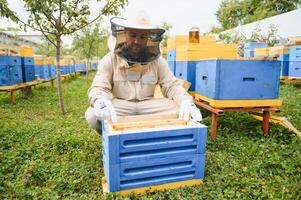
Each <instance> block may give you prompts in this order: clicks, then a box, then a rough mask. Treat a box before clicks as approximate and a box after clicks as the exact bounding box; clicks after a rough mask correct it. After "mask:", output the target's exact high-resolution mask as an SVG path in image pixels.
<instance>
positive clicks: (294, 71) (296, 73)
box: [288, 61, 301, 78]
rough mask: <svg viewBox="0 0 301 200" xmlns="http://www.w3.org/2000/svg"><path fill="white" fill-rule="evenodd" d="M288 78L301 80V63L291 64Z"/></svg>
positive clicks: (291, 62)
mask: <svg viewBox="0 0 301 200" xmlns="http://www.w3.org/2000/svg"><path fill="white" fill-rule="evenodd" d="M288 76H289V77H295V78H296V77H297V78H301V61H290V62H289V70H288Z"/></svg>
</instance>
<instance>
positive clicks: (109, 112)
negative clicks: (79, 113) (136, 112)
mask: <svg viewBox="0 0 301 200" xmlns="http://www.w3.org/2000/svg"><path fill="white" fill-rule="evenodd" d="M94 114H95V116H96V118H97V119H98V120H105V119H109V118H111V120H112V122H113V123H115V122H117V115H116V111H115V109H114V107H113V105H112V103H111V101H110V100H107V99H98V100H96V101H95V103H94Z"/></svg>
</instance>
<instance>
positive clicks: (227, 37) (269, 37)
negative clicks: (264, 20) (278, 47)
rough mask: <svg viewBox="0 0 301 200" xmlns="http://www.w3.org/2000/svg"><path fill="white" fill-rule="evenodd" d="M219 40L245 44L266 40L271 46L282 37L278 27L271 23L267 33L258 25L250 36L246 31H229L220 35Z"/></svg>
mask: <svg viewBox="0 0 301 200" xmlns="http://www.w3.org/2000/svg"><path fill="white" fill-rule="evenodd" d="M218 37H219V40H221V41H223V42H225V43H236V44H244V43H246V42H266V43H267V44H268V45H269V46H274V45H275V44H278V43H279V42H280V40H281V39H282V38H281V37H280V36H279V35H278V28H277V26H276V25H275V24H271V25H270V27H269V30H268V33H267V34H266V35H264V34H262V33H261V29H260V28H259V26H256V27H255V28H254V29H253V30H252V33H251V35H250V36H249V37H247V36H246V35H245V33H244V32H238V31H228V32H226V33H220V34H219V35H218Z"/></svg>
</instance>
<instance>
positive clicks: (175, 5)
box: [0, 0, 222, 46]
mask: <svg viewBox="0 0 301 200" xmlns="http://www.w3.org/2000/svg"><path fill="white" fill-rule="evenodd" d="M221 2H222V0H129V3H128V6H127V7H126V8H124V9H123V10H121V13H120V16H126V15H128V14H129V13H130V12H133V11H141V10H144V11H145V12H146V13H147V15H148V16H149V17H150V19H151V21H152V22H153V23H155V24H157V25H160V24H162V22H168V23H169V24H171V25H172V29H171V30H170V35H171V36H172V35H188V32H189V29H190V28H191V27H193V26H197V27H199V28H200V33H204V32H207V31H209V30H210V28H211V26H213V25H218V21H217V19H216V16H215V13H216V11H217V10H218V7H219V4H220V3H221ZM8 3H9V7H10V8H11V9H13V10H14V11H15V12H16V13H17V14H18V15H19V16H20V17H21V18H22V19H26V18H27V16H28V13H27V12H26V10H25V8H24V4H23V3H22V1H21V0H8ZM90 5H91V6H90V9H91V13H92V17H91V18H93V15H94V16H95V14H96V13H97V10H98V9H99V8H100V7H101V4H100V3H98V2H96V1H95V0H93V1H91V3H90ZM104 24H105V25H104V26H105V27H108V26H109V17H106V18H105V19H104ZM8 26H9V27H11V26H16V25H15V24H14V23H12V22H10V21H8V20H6V19H4V18H2V19H0V27H8ZM63 42H64V44H65V45H67V46H70V45H71V43H72V37H64V38H63Z"/></svg>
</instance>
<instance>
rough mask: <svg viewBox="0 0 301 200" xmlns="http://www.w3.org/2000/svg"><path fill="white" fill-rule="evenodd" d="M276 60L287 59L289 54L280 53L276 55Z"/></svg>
mask: <svg viewBox="0 0 301 200" xmlns="http://www.w3.org/2000/svg"><path fill="white" fill-rule="evenodd" d="M278 60H279V61H289V54H281V55H280V56H279V57H278Z"/></svg>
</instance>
